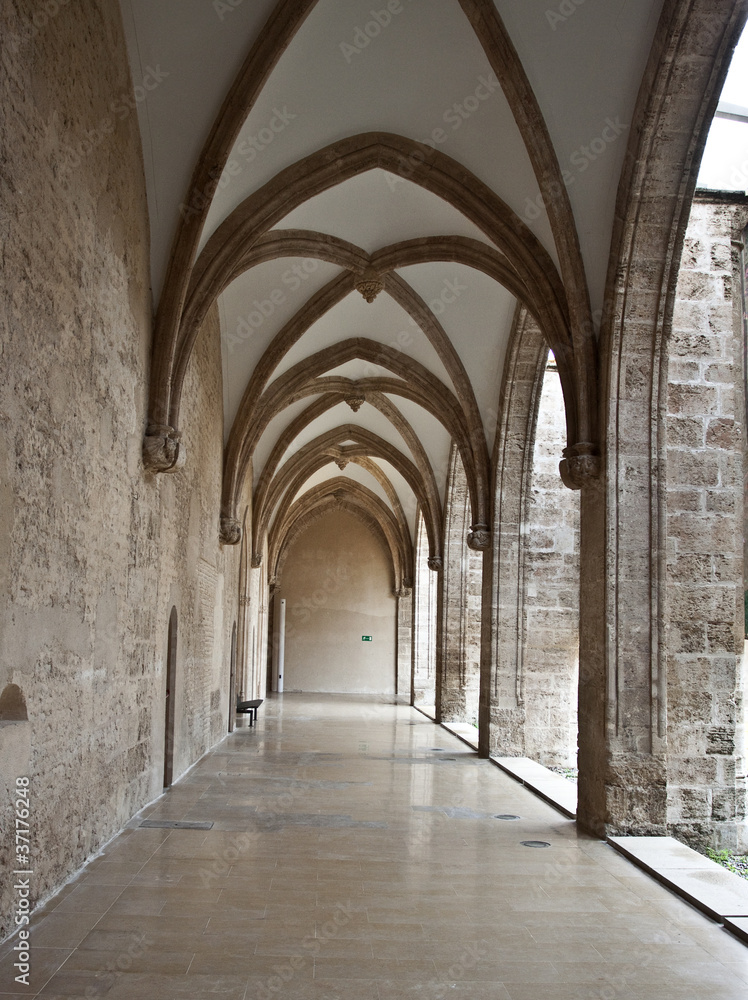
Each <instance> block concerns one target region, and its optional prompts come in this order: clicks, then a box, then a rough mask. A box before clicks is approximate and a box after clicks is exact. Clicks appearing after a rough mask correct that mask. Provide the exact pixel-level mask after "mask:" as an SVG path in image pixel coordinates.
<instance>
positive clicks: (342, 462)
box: [335, 456, 348, 472]
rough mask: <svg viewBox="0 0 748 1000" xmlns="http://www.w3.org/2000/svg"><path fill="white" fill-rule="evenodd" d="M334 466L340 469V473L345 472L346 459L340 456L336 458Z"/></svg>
mask: <svg viewBox="0 0 748 1000" xmlns="http://www.w3.org/2000/svg"><path fill="white" fill-rule="evenodd" d="M335 464H336V465H337V467H338V468H339V469H340V471H341V472H343V471H344V470H345V468H346V467H347V465H348V459H347V458H343V457H342V456H341V457H340V458H336V459H335Z"/></svg>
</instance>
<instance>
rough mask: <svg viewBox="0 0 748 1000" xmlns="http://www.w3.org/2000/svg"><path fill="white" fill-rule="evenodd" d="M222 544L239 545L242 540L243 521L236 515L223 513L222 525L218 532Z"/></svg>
mask: <svg viewBox="0 0 748 1000" xmlns="http://www.w3.org/2000/svg"><path fill="white" fill-rule="evenodd" d="M218 537H219V538H220V539H221V544H222V545H238V544H239V542H240V541H241V540H242V522H241V521H238V520H237V519H236V518H235V517H229V516H228V515H226V514H221V527H220V530H219V532H218Z"/></svg>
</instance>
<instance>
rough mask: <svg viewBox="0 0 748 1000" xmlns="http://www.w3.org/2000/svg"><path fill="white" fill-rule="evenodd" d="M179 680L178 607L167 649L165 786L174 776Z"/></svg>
mask: <svg viewBox="0 0 748 1000" xmlns="http://www.w3.org/2000/svg"><path fill="white" fill-rule="evenodd" d="M176 680H177V609H176V608H172V609H171V615H170V616H169V636H168V643H167V650H166V699H165V707H164V788H169V787H170V785H171V783H172V780H173V777H174V719H175V715H176V713H175V708H176Z"/></svg>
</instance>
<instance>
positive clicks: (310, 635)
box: [276, 505, 396, 695]
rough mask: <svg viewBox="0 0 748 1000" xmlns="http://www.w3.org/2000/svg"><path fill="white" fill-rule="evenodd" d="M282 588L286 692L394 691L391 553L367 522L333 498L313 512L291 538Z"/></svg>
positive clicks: (279, 587) (279, 581)
mask: <svg viewBox="0 0 748 1000" xmlns="http://www.w3.org/2000/svg"><path fill="white" fill-rule="evenodd" d="M278 593H279V594H280V595H281V596H282V597H283V598H284V599H285V600H286V628H285V670H284V690H285V691H289V692H293V691H301V692H326V693H340V694H354V693H356V694H385V695H394V694H395V691H396V645H395V638H396V601H395V596H394V594H393V568H392V560H391V556H390V553H389V552H388V550H387V548H386V547H385V545H384V543H383V541H382V539H380V538H379V537H378V536H377V534H376V533H375V532H374V531H373V530H372V528H371V527H370V526H369V525H367V524H365V523H364V522H363V521H362V520H361V519H360V518H359V517H357V516H356V515H355V514H354V513H352V512H350V511H349V510H345V509H341V508H339V507H336V506H334V505H333V506H331V507H327V508H325V509H324V510H322V511H321V512H320V513H319V515H318V516H315V517H312V518H310V519H309V522H308V524H306V525H305V526H304V527H303V529H302V530H301V531H300V532H298V534H296V535H295V537H294V538H293V539H291V540H290V542H289V543H288V548H287V551H286V552H285V553H284V558H283V561H282V566H281V569H280V572H279V575H278V578H277V585H276V594H278Z"/></svg>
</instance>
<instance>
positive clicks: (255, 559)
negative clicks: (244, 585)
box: [251, 552, 262, 569]
mask: <svg viewBox="0 0 748 1000" xmlns="http://www.w3.org/2000/svg"><path fill="white" fill-rule="evenodd" d="M251 562H252V569H259V568H260V566H262V553H261V552H259V553H258V552H253V553H252V559H251Z"/></svg>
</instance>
